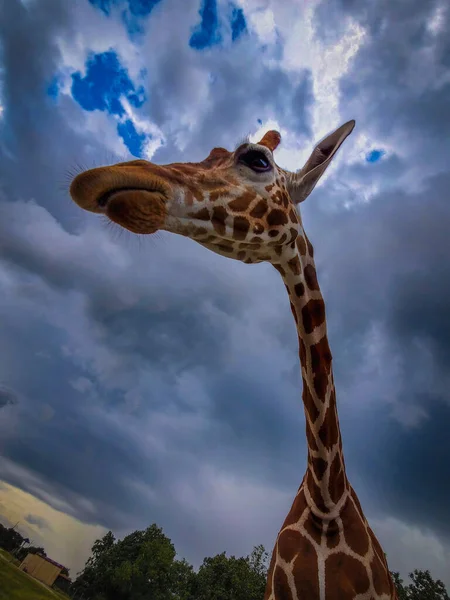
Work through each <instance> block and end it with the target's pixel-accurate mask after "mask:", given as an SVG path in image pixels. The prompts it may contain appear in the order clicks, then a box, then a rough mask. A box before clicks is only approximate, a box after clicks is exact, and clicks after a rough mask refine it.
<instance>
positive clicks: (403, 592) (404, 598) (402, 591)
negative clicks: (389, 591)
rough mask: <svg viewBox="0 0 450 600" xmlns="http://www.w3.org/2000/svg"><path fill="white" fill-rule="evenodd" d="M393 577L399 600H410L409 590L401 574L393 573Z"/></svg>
mask: <svg viewBox="0 0 450 600" xmlns="http://www.w3.org/2000/svg"><path fill="white" fill-rule="evenodd" d="M391 575H392V579H393V580H394V585H395V587H396V589H397V594H398V600H408V590H407V589H406V587H405V585H404V583H403V579H402V578H401V577H400V573H398V572H397V571H391Z"/></svg>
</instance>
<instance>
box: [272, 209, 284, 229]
mask: <svg viewBox="0 0 450 600" xmlns="http://www.w3.org/2000/svg"><path fill="white" fill-rule="evenodd" d="M287 222H288V218H287V215H286V213H285V212H284V210H279V209H278V208H274V209H273V210H271V211H270V213H269V214H268V215H267V224H268V225H269V227H275V226H277V225H286V223H287Z"/></svg>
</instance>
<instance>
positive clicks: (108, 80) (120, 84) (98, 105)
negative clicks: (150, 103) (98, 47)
mask: <svg viewBox="0 0 450 600" xmlns="http://www.w3.org/2000/svg"><path fill="white" fill-rule="evenodd" d="M72 96H73V98H74V100H76V101H77V102H78V104H79V105H80V106H81V107H82V108H84V110H89V111H93V110H102V111H106V112H109V113H110V114H113V115H118V116H119V117H121V116H123V115H124V114H125V111H124V108H123V106H122V104H121V101H120V98H121V96H125V97H126V98H127V99H128V101H129V102H130V104H132V105H133V106H135V107H136V108H138V107H139V106H142V104H143V103H144V101H145V93H144V89H143V88H142V87H140V88H139V89H138V90H136V89H135V87H134V84H133V82H132V81H131V79H130V78H129V76H128V73H127V71H126V69H124V68H123V67H122V65H121V64H120V61H119V58H118V56H117V54H116V53H115V52H113V51H112V50H109V51H108V52H103V53H102V54H91V55H90V56H89V58H88V60H87V63H86V75H85V76H84V77H82V75H81V73H79V72H77V73H73V74H72Z"/></svg>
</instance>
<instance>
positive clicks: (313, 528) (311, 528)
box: [304, 512, 323, 544]
mask: <svg viewBox="0 0 450 600" xmlns="http://www.w3.org/2000/svg"><path fill="white" fill-rule="evenodd" d="M322 524H323V523H322V521H321V520H320V519H318V518H317V517H316V516H315V515H314V513H312V512H310V513H309V516H308V519H307V520H306V521H305V526H304V527H305V531H306V533H309V535H310V536H311V537H312V539H313V540H314V541H315V542H316V544H320V542H321V536H322Z"/></svg>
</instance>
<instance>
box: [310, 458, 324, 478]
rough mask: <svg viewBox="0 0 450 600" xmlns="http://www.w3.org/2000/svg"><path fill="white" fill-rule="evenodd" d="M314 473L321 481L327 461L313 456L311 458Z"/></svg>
mask: <svg viewBox="0 0 450 600" xmlns="http://www.w3.org/2000/svg"><path fill="white" fill-rule="evenodd" d="M311 462H312V468H313V470H314V474H315V476H316V478H317V479H318V480H319V481H322V479H323V476H324V475H325V471H326V470H327V462H326V460H324V459H323V458H320V457H315V456H313V457H312V458H311Z"/></svg>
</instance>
